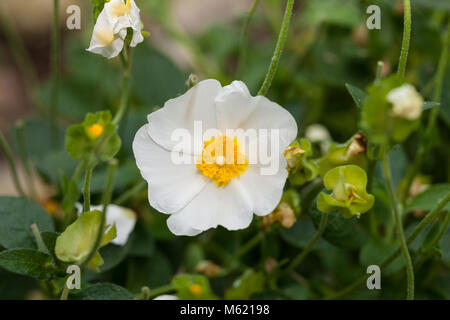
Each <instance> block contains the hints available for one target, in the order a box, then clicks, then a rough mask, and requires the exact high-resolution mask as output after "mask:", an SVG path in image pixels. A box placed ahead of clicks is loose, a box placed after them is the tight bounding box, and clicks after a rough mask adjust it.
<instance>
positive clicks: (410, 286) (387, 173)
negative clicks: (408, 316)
mask: <svg viewBox="0 0 450 320" xmlns="http://www.w3.org/2000/svg"><path fill="white" fill-rule="evenodd" d="M383 175H384V180H385V181H386V187H387V191H388V194H389V200H390V203H391V210H392V215H393V216H394V220H395V224H396V227H397V233H398V236H399V238H400V247H401V250H402V254H403V259H404V261H405V264H406V277H407V293H406V298H407V299H408V300H413V299H414V269H413V264H412V260H411V255H410V254H409V250H408V245H407V243H406V239H405V233H404V231H403V225H402V218H401V212H400V211H399V207H398V203H397V199H396V197H395V192H394V187H393V184H392V177H391V169H390V166H389V157H388V155H387V152H385V155H384V159H383Z"/></svg>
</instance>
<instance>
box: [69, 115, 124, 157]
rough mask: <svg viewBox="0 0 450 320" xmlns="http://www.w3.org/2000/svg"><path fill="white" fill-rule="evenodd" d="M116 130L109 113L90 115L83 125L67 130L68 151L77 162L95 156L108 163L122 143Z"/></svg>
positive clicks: (73, 126) (76, 125)
mask: <svg viewBox="0 0 450 320" xmlns="http://www.w3.org/2000/svg"><path fill="white" fill-rule="evenodd" d="M116 129H117V126H116V125H115V124H114V123H112V122H111V113H110V112H109V111H102V112H97V113H95V114H93V113H88V114H87V115H86V118H85V119H84V121H83V122H82V123H80V124H75V125H72V126H70V127H69V129H67V133H66V150H67V152H68V153H69V154H70V156H71V157H72V158H74V159H75V160H82V159H89V158H90V157H91V156H94V157H95V158H98V159H99V160H102V161H107V160H109V159H111V158H112V157H113V156H114V155H115V154H116V153H117V152H118V151H119V149H120V145H121V142H120V138H119V136H118V135H117V132H116Z"/></svg>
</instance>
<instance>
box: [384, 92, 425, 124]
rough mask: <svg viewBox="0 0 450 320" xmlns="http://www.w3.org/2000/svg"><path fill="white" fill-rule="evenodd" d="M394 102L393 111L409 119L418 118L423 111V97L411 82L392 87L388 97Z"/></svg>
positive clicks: (396, 114)
mask: <svg viewBox="0 0 450 320" xmlns="http://www.w3.org/2000/svg"><path fill="white" fill-rule="evenodd" d="M386 99H387V101H389V102H390V103H392V105H393V107H392V113H393V114H394V115H395V116H398V117H401V118H405V119H408V120H416V119H417V118H419V117H420V115H421V113H422V106H423V98H422V96H421V95H420V94H419V93H418V92H417V91H416V88H414V86H412V85H410V84H404V85H402V86H400V87H398V88H395V89H392V90H391V91H390V92H389V93H388V95H387V97H386Z"/></svg>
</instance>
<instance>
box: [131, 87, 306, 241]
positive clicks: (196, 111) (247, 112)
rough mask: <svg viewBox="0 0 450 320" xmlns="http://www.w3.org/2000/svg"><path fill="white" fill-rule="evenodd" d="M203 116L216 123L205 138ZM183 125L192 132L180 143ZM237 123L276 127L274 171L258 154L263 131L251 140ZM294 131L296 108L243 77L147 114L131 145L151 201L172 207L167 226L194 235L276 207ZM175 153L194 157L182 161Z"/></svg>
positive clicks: (249, 128)
mask: <svg viewBox="0 0 450 320" xmlns="http://www.w3.org/2000/svg"><path fill="white" fill-rule="evenodd" d="M198 122H200V123H201V125H202V128H203V129H205V130H206V129H215V130H212V131H211V134H210V135H209V136H208V135H207V134H204V135H202V136H201V137H200V138H199V137H198V135H196V134H195V131H196V123H198ZM180 129H183V130H184V131H185V132H187V133H189V134H190V135H191V136H193V137H194V138H193V139H191V140H190V141H188V142H186V143H185V144H184V147H183V148H181V149H180V143H179V140H177V139H174V133H177V132H179V130H180ZM230 129H231V130H233V129H234V130H233V131H232V132H231V133H230ZM236 129H241V131H246V132H267V131H270V132H276V133H278V134H273V135H271V134H270V133H269V135H270V137H269V140H270V142H268V143H266V146H267V145H268V146H269V147H270V149H271V151H272V152H271V162H270V164H269V165H270V166H271V164H273V163H276V164H277V166H276V168H275V170H273V171H271V170H269V171H267V172H266V171H264V170H263V169H267V166H268V164H267V163H262V161H256V162H254V161H252V159H255V158H258V159H259V158H260V157H259V155H255V153H256V152H255V150H254V149H253V148H252V147H251V146H252V145H253V146H254V145H258V148H260V149H259V150H258V151H259V152H260V151H261V149H262V148H264V139H263V138H262V136H259V135H254V136H252V135H251V134H250V135H249V136H248V140H249V142H250V143H248V144H247V143H246V141H243V140H242V139H241V137H240V136H239V135H238V134H237V135H235V134H233V132H238V131H237V130H236ZM207 131H210V130H207ZM213 132H215V133H216V134H214V133H213ZM225 133H226V134H225ZM175 136H176V134H175ZM296 136H297V125H296V122H295V120H294V118H293V117H292V116H291V114H290V113H289V112H288V111H286V110H285V109H283V108H282V107H281V106H279V105H278V104H276V103H274V102H271V101H270V100H268V99H267V98H265V97H263V96H257V97H253V96H251V95H250V92H249V91H248V89H247V87H246V85H245V84H244V83H243V82H240V81H234V82H233V83H232V84H231V85H228V86H225V87H223V88H222V86H221V85H220V83H219V82H218V81H216V80H204V81H201V82H199V83H198V84H197V85H196V86H194V87H193V88H192V89H190V90H189V91H187V92H186V93H185V94H183V95H181V96H179V97H177V98H175V99H171V100H169V101H167V102H166V103H165V104H164V107H163V108H162V109H159V110H157V111H155V112H153V113H151V114H150V115H148V123H147V124H146V125H144V126H142V127H141V128H140V129H139V131H138V132H137V133H136V136H135V138H134V141H133V152H134V155H135V157H136V163H137V166H138V168H139V169H140V172H141V174H142V176H143V177H144V179H145V180H147V182H148V198H149V202H150V204H151V205H152V206H153V207H154V208H155V209H157V210H158V211H160V212H163V213H166V214H170V217H169V218H168V220H167V225H168V227H169V229H170V230H171V231H172V232H173V233H174V234H176V235H189V236H193V235H197V234H199V233H201V232H202V231H205V230H207V229H210V228H215V227H217V226H218V225H221V226H224V227H225V228H227V229H229V230H238V229H243V228H246V227H247V226H248V225H249V224H250V223H251V221H252V218H253V213H255V214H256V215H259V216H264V215H267V214H269V213H270V212H272V211H273V210H274V209H275V207H276V206H277V204H278V202H279V201H280V199H281V195H282V192H283V187H284V184H285V182H286V178H287V175H288V172H287V170H286V166H287V163H286V159H285V158H284V156H283V151H284V150H285V149H286V147H287V146H288V145H289V144H290V143H291V142H292V141H293V140H294V139H295V138H296ZM271 138H272V139H271ZM246 139H247V138H246ZM266 142H267V141H266ZM228 146H230V147H231V148H229V149H230V150H229V149H228ZM261 147H262V148H261ZM221 150H222V151H223V152H222V151H221ZM228 151H231V153H230V154H232V156H231V155H230V154H229V152H228ZM174 154H175V155H177V154H178V155H181V156H182V158H183V159H185V160H188V161H185V162H183V163H182V164H177V163H175V162H174V161H173V160H174V159H173V156H174Z"/></svg>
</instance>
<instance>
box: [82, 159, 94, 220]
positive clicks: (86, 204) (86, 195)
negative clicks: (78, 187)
mask: <svg viewBox="0 0 450 320" xmlns="http://www.w3.org/2000/svg"><path fill="white" fill-rule="evenodd" d="M93 170H94V166H93V165H89V166H88V167H87V168H86V175H85V176H84V186H83V212H89V211H91V178H92V171H93Z"/></svg>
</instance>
